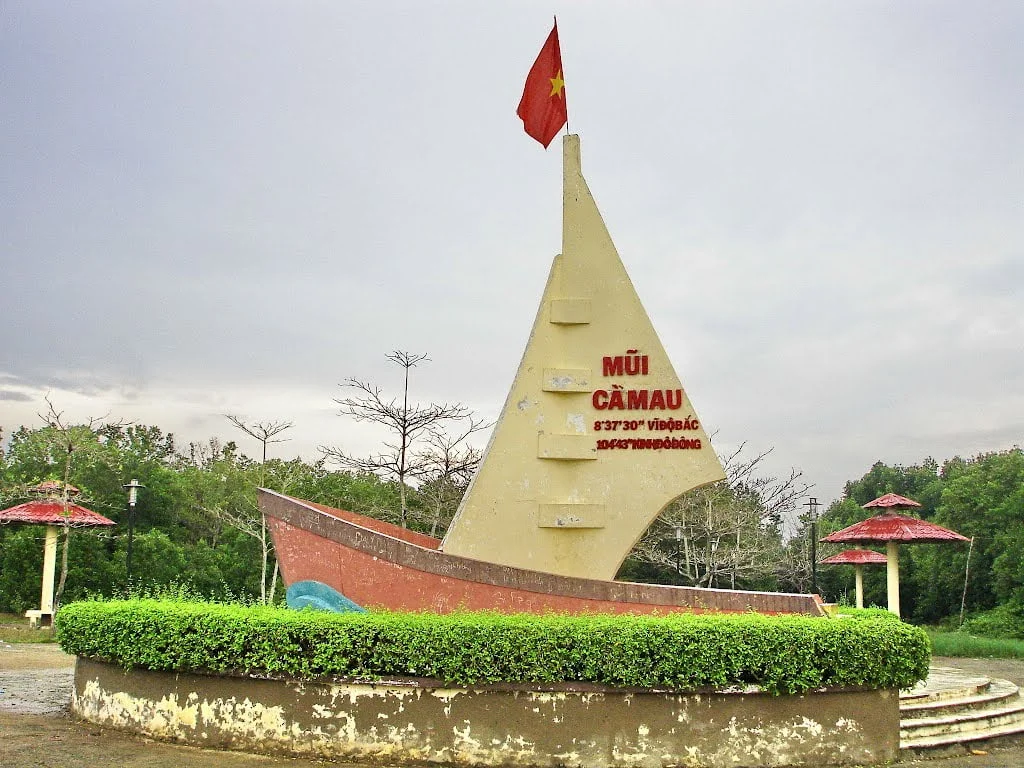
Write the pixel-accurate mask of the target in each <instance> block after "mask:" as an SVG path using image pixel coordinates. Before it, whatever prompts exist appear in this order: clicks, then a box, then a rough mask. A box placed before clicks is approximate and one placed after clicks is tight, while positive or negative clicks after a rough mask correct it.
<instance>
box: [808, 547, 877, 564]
mask: <svg viewBox="0 0 1024 768" xmlns="http://www.w3.org/2000/svg"><path fill="white" fill-rule="evenodd" d="M885 563H886V558H885V555H883V554H882V553H881V552H873V551H872V550H870V549H847V550H844V551H843V552H840V553H839V554H838V555H832V557H826V558H825V559H824V560H822V561H821V564H822V565H885Z"/></svg>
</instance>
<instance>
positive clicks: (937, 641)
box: [927, 629, 1024, 659]
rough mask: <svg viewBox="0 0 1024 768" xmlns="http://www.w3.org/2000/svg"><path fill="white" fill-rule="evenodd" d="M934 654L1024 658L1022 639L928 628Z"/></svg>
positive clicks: (1023, 642)
mask: <svg viewBox="0 0 1024 768" xmlns="http://www.w3.org/2000/svg"><path fill="white" fill-rule="evenodd" d="M927 632H928V637H929V638H930V639H931V641H932V654H933V655H935V656H963V657H968V658H988V659H1024V640H1010V639H1006V638H995V637H978V636H977V635H969V634H967V633H966V632H942V631H940V630H935V629H928V630H927Z"/></svg>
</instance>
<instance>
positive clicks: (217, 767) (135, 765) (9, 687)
mask: <svg viewBox="0 0 1024 768" xmlns="http://www.w3.org/2000/svg"><path fill="white" fill-rule="evenodd" d="M933 663H934V664H935V665H937V666H945V667H959V668H960V669H963V670H965V671H968V672H972V673H975V672H976V673H978V674H985V675H988V676H990V677H1001V678H1004V679H1007V680H1012V681H1013V682H1015V683H1017V684H1018V685H1021V686H1024V661H1015V660H1005V659H947V658H936V659H935V660H934V662H933ZM73 669H74V658H73V657H71V656H68V655H66V654H64V653H63V652H61V650H60V648H59V647H57V646H56V645H55V644H37V643H24V644H22V643H16V644H7V643H3V642H2V641H0V768H179V766H189V768H277V767H281V766H291V767H292V768H312V767H313V766H325V765H329V764H328V763H324V762H320V761H312V760H299V759H291V758H280V757H264V756H261V755H247V754H241V753H236V752H218V751H213V750H205V749H195V748H193V747H180V746H172V745H170V744H163V743H160V742H155V741H151V740H149V739H143V738H140V737H136V736H130V735H128V734H124V733H121V732H119V731H114V730H110V729H106V728H100V727H99V726H96V725H92V724H90V723H83V722H78V721H76V720H74V719H73V718H72V717H71V716H70V715H69V714H68V702H69V701H70V699H71V680H72V674H73ZM984 751H985V752H986V754H980V755H973V754H959V755H953V756H950V757H942V758H935V759H931V760H909V761H904V762H901V763H900V764H899V765H900V766H901V768H926V767H927V768H1021V767H1022V766H1024V744H1022V743H1010V744H1006V745H994V746H988V747H985V748H984ZM347 765H353V764H352V763H348V764H347ZM377 768H381V767H380V766H378V767H377Z"/></svg>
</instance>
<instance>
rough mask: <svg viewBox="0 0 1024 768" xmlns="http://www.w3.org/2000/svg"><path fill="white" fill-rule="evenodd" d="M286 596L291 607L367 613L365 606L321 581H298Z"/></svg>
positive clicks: (289, 588)
mask: <svg viewBox="0 0 1024 768" xmlns="http://www.w3.org/2000/svg"><path fill="white" fill-rule="evenodd" d="M286 597H287V600H288V607H289V608H296V609H298V608H313V609H314V610H317V611H333V612H334V613H352V612H356V613H366V609H365V608H363V607H362V606H360V605H356V604H355V603H353V602H352V601H351V600H349V599H348V598H347V597H345V596H344V595H343V594H341V593H340V592H338V591H337V590H335V589H332V588H331V587H329V586H327V585H326V584H324V583H323V582H320V581H297V582H295V583H294V584H292V585H291V586H290V587H288V592H287V594H286Z"/></svg>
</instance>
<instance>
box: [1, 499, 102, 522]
mask: <svg viewBox="0 0 1024 768" xmlns="http://www.w3.org/2000/svg"><path fill="white" fill-rule="evenodd" d="M0 523H29V524H32V525H64V524H65V523H67V524H69V525H72V526H74V527H82V526H86V525H114V521H113V520H111V519H109V518H106V517H104V516H103V515H101V514H99V513H98V512H93V511H92V510H91V509H86V508H85V507H80V506H79V505H77V504H70V503H69V504H68V507H67V514H66V515H65V514H64V504H63V503H62V502H60V501H58V500H56V499H36V500H34V501H27V502H25V503H24V504H19V505H18V506H16V507H11V508H10V509H5V510H2V511H0Z"/></svg>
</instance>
